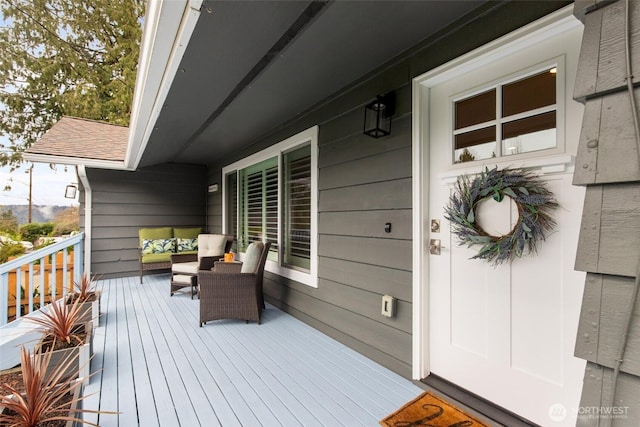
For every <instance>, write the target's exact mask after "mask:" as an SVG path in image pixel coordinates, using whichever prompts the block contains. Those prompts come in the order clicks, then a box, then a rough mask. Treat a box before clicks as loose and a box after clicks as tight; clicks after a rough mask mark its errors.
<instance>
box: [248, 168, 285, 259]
mask: <svg viewBox="0 0 640 427" xmlns="http://www.w3.org/2000/svg"><path fill="white" fill-rule="evenodd" d="M239 174H240V192H239V194H240V195H241V196H240V197H239V200H238V202H239V204H240V231H241V233H240V235H239V236H238V238H239V239H238V240H239V243H240V245H239V246H240V251H245V250H246V249H247V247H248V246H249V244H250V243H251V242H255V241H270V242H271V250H270V254H269V258H270V259H273V260H277V254H278V159H277V158H272V159H269V160H265V161H263V162H260V163H258V164H255V165H253V166H251V167H248V168H246V169H242V170H241V171H239Z"/></svg>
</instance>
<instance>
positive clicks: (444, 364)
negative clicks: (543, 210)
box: [414, 18, 584, 425]
mask: <svg viewBox="0 0 640 427" xmlns="http://www.w3.org/2000/svg"><path fill="white" fill-rule="evenodd" d="M566 21H567V22H570V18H567V19H566ZM540 33H541V34H545V31H544V30H541V32H540ZM556 33H557V34H556V35H555V36H553V37H549V36H543V38H542V39H541V40H538V41H537V42H536V43H534V44H530V43H526V44H525V47H523V46H522V45H516V47H515V48H514V47H513V46H512V47H511V48H510V50H508V51H507V53H504V54H503V57H502V58H497V59H496V58H495V51H489V52H487V54H488V55H494V58H493V59H492V60H491V61H477V62H473V61H470V62H471V63H472V65H469V64H464V63H460V64H458V65H456V68H450V69H448V70H446V71H445V72H446V73H448V74H447V75H440V76H438V75H437V73H434V74H431V73H430V76H431V77H430V78H425V79H424V80H422V81H419V82H418V83H417V92H414V94H416V93H417V94H418V98H419V99H418V100H417V104H416V105H417V106H418V108H419V109H420V110H421V111H420V112H421V113H422V114H423V115H425V116H426V118H425V120H424V122H423V123H419V124H418V126H416V128H415V129H416V130H417V131H418V132H419V133H420V138H421V144H422V146H420V147H419V148H420V149H419V150H416V151H417V152H419V153H423V154H420V155H421V156H422V160H423V163H422V165H421V170H420V174H421V177H420V178H419V179H420V183H421V184H422V187H421V192H422V195H421V196H422V200H424V202H423V205H422V206H423V207H424V209H422V210H421V213H422V214H421V216H422V218H421V220H420V221H421V224H422V230H424V231H423V232H422V235H421V240H422V242H421V243H422V244H421V245H420V249H419V250H420V251H421V252H422V253H421V254H419V256H420V257H421V260H422V261H421V262H422V264H421V268H420V273H419V275H420V276H421V283H419V284H417V286H421V287H422V288H421V290H422V292H418V293H417V294H414V295H418V296H420V295H424V296H423V297H422V298H421V300H420V301H417V302H416V303H417V304H418V305H424V306H423V307H422V308H421V310H422V312H423V313H427V314H426V315H424V316H422V317H421V322H422V324H421V325H420V326H421V328H417V330H418V334H420V335H421V336H422V337H423V338H422V339H423V340H426V341H427V342H426V343H424V342H422V343H419V344H418V345H416V348H417V351H418V353H420V351H422V353H421V359H420V360H418V362H420V363H421V365H422V366H424V371H425V372H424V373H429V372H430V373H432V374H436V375H438V376H440V377H442V378H444V379H446V380H448V381H450V382H452V383H454V384H456V385H458V386H460V387H462V388H464V389H467V390H468V391H470V392H472V393H474V394H477V395H479V396H481V397H483V398H485V399H487V400H489V401H491V402H494V403H495V404H497V405H499V406H502V407H504V408H506V409H508V410H510V411H512V412H514V413H516V414H518V415H520V416H522V417H524V418H527V419H529V420H531V421H534V422H536V423H538V424H541V425H575V415H576V413H577V410H578V405H579V398H580V391H581V388H582V376H583V373H584V362H583V361H581V360H579V359H577V358H575V357H574V356H573V347H574V343H575V337H576V331H577V322H578V316H579V311H580V305H581V298H582V289H583V286H584V274H582V273H577V272H575V271H574V270H573V265H574V258H575V250H576V244H577V239H578V233H579V225H580V218H581V212H582V202H583V197H584V190H583V189H582V188H578V187H574V186H572V184H571V181H572V175H573V173H572V172H573V165H572V157H571V155H570V153H574V152H575V149H576V146H577V140H578V135H579V127H580V123H581V120H580V119H581V113H582V109H581V106H580V105H578V104H577V103H575V102H573V101H572V100H571V93H572V86H573V79H574V77H575V64H576V63H577V55H578V51H579V45H580V38H581V28H579V27H578V26H577V25H567V26H566V28H565V29H564V30H563V31H557V32H556ZM547 34H548V33H547ZM530 36H531V35H530V34H529V35H525V36H524V37H530ZM517 41H518V40H516V42H517ZM518 46H519V47H518ZM496 49H497V48H496ZM550 58H559V62H560V63H562V64H563V65H562V68H561V69H559V70H558V71H559V75H558V78H559V79H562V84H563V85H566V88H565V87H564V86H563V87H562V92H563V95H562V96H563V99H561V100H559V101H558V123H557V125H556V126H557V129H556V130H557V133H558V135H559V136H558V146H557V147H556V148H555V149H548V150H546V151H540V152H535V153H528V154H523V155H519V156H508V155H505V156H504V157H500V156H498V157H497V158H493V157H491V156H488V157H490V158H487V159H485V160H480V161H477V160H476V161H471V162H468V163H462V164H454V162H453V161H452V159H453V150H454V149H453V142H452V141H453V137H452V132H453V119H452V110H453V107H452V105H453V101H452V100H453V99H455V96H456V95H457V94H459V93H461V92H464V91H471V92H473V91H474V90H480V91H481V89H482V86H483V85H484V84H485V83H492V82H494V81H496V80H498V79H499V78H500V77H503V76H508V75H511V74H514V73H516V74H517V73H518V72H521V71H522V70H526V69H527V68H530V67H532V66H535V65H536V64H539V63H543V62H544V61H548V60H549V59H550ZM465 66H467V67H470V68H469V69H468V71H466V72H461V71H460V69H459V68H460V67H465ZM448 76H451V77H448ZM414 87H415V86H414ZM478 88H480V89H478ZM427 123H428V126H427V125H426V124H427ZM414 144H415V142H414ZM427 153H428V154H427ZM498 154H500V150H498ZM505 154H506V153H505ZM485 166H488V167H489V168H492V167H494V166H498V167H499V168H500V169H502V168H505V167H524V168H527V169H529V170H531V171H534V172H535V173H536V174H538V175H539V176H540V177H541V178H542V179H543V180H544V182H545V184H546V186H547V188H548V189H549V190H551V191H552V192H553V194H554V196H555V198H556V200H557V201H558V203H559V204H560V208H559V209H557V210H556V211H555V212H554V214H553V216H554V219H555V220H556V222H557V226H556V227H555V229H554V231H553V232H552V233H551V234H550V235H549V236H548V238H547V240H546V241H544V242H542V243H541V245H540V247H539V252H538V254H537V255H532V256H528V257H525V258H520V259H516V260H515V261H513V262H512V263H507V264H503V265H500V266H498V267H495V266H493V265H490V264H489V263H487V262H486V261H483V260H471V259H470V258H471V257H472V256H473V255H475V254H476V253H477V250H478V248H477V247H471V248H467V247H466V246H459V245H458V243H459V242H458V241H457V240H456V238H455V236H453V235H452V234H451V232H450V231H451V230H450V224H449V222H448V221H447V220H446V219H445V218H444V216H443V215H444V208H445V206H446V205H447V203H448V202H449V199H450V196H451V193H452V191H454V184H455V182H456V179H457V177H458V176H459V175H462V174H467V175H470V176H473V174H475V173H477V172H478V171H480V170H482V169H484V167H485ZM414 171H415V169H414ZM517 215H518V213H517V211H516V210H515V209H514V206H513V203H512V202H510V199H509V198H508V197H507V198H505V200H504V201H503V202H502V203H496V202H487V203H484V204H483V206H482V207H481V208H480V209H478V210H477V211H476V218H477V221H478V222H480V223H481V224H482V226H483V228H485V229H491V230H493V234H495V235H500V234H506V233H508V232H509V231H510V230H511V228H512V227H513V224H514V223H515V222H516V220H517ZM431 220H438V221H439V222H440V230H439V231H431V229H430V228H431V227H430V225H431ZM414 224H415V222H414ZM431 239H439V240H440V241H441V245H442V249H441V252H440V254H439V255H435V254H430V253H429V247H430V244H429V242H430V240H431ZM414 255H415V254H414ZM414 318H420V316H417V317H414ZM421 330H422V331H423V332H421ZM418 339H419V338H418ZM425 344H426V345H425ZM414 361H415V359H414ZM414 372H415V371H414Z"/></svg>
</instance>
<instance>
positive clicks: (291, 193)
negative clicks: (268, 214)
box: [283, 146, 311, 270]
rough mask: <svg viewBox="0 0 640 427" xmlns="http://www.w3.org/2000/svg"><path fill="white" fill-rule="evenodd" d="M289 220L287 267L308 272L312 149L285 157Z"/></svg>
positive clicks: (286, 229) (285, 249) (286, 228)
mask: <svg viewBox="0 0 640 427" xmlns="http://www.w3.org/2000/svg"><path fill="white" fill-rule="evenodd" d="M283 165H284V174H283V183H284V185H283V186H284V195H285V197H284V200H285V218H284V224H283V235H284V247H283V258H284V259H283V264H284V265H287V266H291V267H300V268H303V269H306V270H308V269H309V265H310V259H311V149H310V147H309V146H306V147H302V148H299V149H297V150H293V151H291V152H289V153H285V155H284V157H283Z"/></svg>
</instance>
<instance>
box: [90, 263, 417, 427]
mask: <svg viewBox="0 0 640 427" xmlns="http://www.w3.org/2000/svg"><path fill="white" fill-rule="evenodd" d="M99 286H100V287H102V289H103V295H102V301H101V304H102V306H101V312H102V316H101V319H100V327H99V328H97V330H96V332H95V341H94V351H95V356H94V359H93V361H92V364H91V370H92V372H96V374H95V375H94V376H93V377H92V378H91V381H90V383H89V385H88V386H87V387H85V394H90V393H95V394H93V395H92V396H90V397H88V398H87V399H86V400H85V403H84V407H85V408H91V409H96V408H99V409H101V410H105V411H118V412H120V414H119V415H101V416H99V418H98V417H97V416H85V417H86V419H87V420H91V421H93V422H96V421H97V422H99V424H100V425H101V426H103V427H108V426H126V427H129V426H136V425H140V426H189V427H191V426H198V425H201V426H215V425H222V426H240V425H241V426H279V425H282V426H287V427H288V426H324V427H326V426H376V425H378V421H379V420H380V419H382V418H384V417H385V416H386V415H388V414H389V413H391V412H393V411H394V410H396V409H397V408H398V407H400V406H402V405H403V404H404V403H406V402H407V401H409V400H411V399H413V398H414V397H415V396H417V395H418V394H420V393H421V392H422V390H421V389H420V388H419V387H417V386H416V385H414V384H413V383H412V382H411V381H408V380H406V379H403V378H402V377H400V376H398V375H396V374H394V373H393V372H391V371H389V370H388V369H386V368H384V367H382V366H380V365H378V364H376V363H374V362H372V361H371V360H369V359H366V358H365V357H363V356H361V355H360V354H358V353H356V352H354V351H353V350H351V349H349V348H347V347H345V346H344V345H342V344H340V343H338V342H337V341H334V340H332V339H331V338H329V337H327V336H326V335H324V334H322V333H320V332H318V331H317V330H315V329H313V328H311V327H309V326H307V325H306V324H304V323H302V322H300V321H298V320H297V319H295V318H293V317H291V316H289V315H288V314H286V313H284V312H282V311H280V310H278V309H276V308H274V307H271V306H268V307H267V309H266V310H265V312H264V313H263V317H262V324H261V325H256V324H255V323H254V324H246V323H244V322H239V321H231V320H223V321H215V322H210V323H208V324H206V325H205V326H204V327H202V328H200V327H198V300H197V299H194V300H191V299H190V296H189V295H187V294H176V295H174V296H173V297H169V276H168V275H164V274H163V275H153V276H145V278H144V284H143V285H140V284H139V283H138V278H137V277H129V278H122V279H111V280H101V281H100V282H99ZM94 417H95V418H94Z"/></svg>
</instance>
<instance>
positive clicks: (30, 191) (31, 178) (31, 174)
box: [29, 164, 33, 224]
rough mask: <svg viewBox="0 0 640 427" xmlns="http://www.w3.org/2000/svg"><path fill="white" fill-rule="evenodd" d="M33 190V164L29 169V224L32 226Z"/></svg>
mask: <svg viewBox="0 0 640 427" xmlns="http://www.w3.org/2000/svg"><path fill="white" fill-rule="evenodd" d="M32 189H33V164H32V165H31V167H30V168H29V224H31V205H32V204H33V203H32V201H31V199H32V197H31V193H32Z"/></svg>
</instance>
